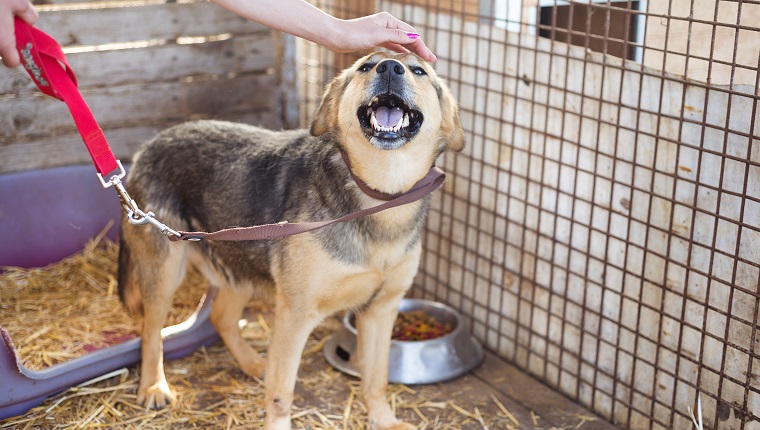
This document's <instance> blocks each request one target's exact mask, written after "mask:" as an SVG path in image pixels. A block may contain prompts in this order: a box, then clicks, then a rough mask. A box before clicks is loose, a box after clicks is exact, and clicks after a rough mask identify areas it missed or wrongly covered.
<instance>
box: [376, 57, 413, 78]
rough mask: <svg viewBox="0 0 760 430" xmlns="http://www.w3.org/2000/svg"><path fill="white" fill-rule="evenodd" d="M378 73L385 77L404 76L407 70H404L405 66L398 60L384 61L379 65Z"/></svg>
mask: <svg viewBox="0 0 760 430" xmlns="http://www.w3.org/2000/svg"><path fill="white" fill-rule="evenodd" d="M375 70H377V73H379V74H381V75H384V74H390V73H393V74H396V75H403V74H404V73H406V69H404V65H403V64H401V63H400V62H399V61H396V60H385V61H382V62H381V63H380V64H378V65H377V69H375Z"/></svg>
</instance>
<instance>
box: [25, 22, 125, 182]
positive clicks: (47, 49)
mask: <svg viewBox="0 0 760 430" xmlns="http://www.w3.org/2000/svg"><path fill="white" fill-rule="evenodd" d="M15 20H16V22H15V24H16V49H18V52H19V54H21V61H22V62H23V64H24V67H25V68H26V71H27V72H28V73H29V76H31V77H32V80H33V81H34V83H35V84H37V86H38V87H39V88H40V90H41V91H42V92H43V93H45V94H47V95H49V96H52V97H55V98H57V99H59V100H63V101H64V102H65V103H66V105H67V106H68V108H69V110H70V111H71V116H72V117H74V122H75V123H76V125H77V129H79V133H80V134H81V135H82V140H84V144H85V145H86V146H87V150H88V151H89V152H90V157H92V162H93V163H94V164H95V169H97V171H98V173H99V174H100V175H101V176H105V175H106V174H108V173H111V172H113V171H114V170H116V169H119V165H118V162H117V161H116V157H114V155H113V152H111V147H110V146H108V141H107V140H106V137H105V135H104V134H103V130H101V129H100V127H99V126H98V122H97V121H95V117H94V116H93V115H92V111H90V108H89V107H88V106H87V103H85V101H84V99H83V98H82V95H81V94H80V93H79V90H78V89H77V77H76V75H74V71H73V70H71V67H70V66H69V63H68V61H66V56H65V55H63V51H62V50H61V46H60V45H59V44H58V42H56V41H55V39H53V38H52V37H50V36H49V35H48V34H46V33H44V32H43V31H41V30H38V29H36V28H34V27H32V26H31V25H29V24H27V23H25V22H24V21H22V20H21V19H19V18H18V17H16V18H15ZM64 67H65V68H64Z"/></svg>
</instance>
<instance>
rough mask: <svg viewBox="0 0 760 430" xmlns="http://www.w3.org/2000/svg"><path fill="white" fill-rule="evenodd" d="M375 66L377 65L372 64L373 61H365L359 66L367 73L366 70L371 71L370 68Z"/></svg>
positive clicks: (361, 70) (360, 69)
mask: <svg viewBox="0 0 760 430" xmlns="http://www.w3.org/2000/svg"><path fill="white" fill-rule="evenodd" d="M373 67H375V65H374V64H372V63H364V64H362V65H361V66H359V71H360V72H365V73H366V72H369V71H370V70H372V68H373Z"/></svg>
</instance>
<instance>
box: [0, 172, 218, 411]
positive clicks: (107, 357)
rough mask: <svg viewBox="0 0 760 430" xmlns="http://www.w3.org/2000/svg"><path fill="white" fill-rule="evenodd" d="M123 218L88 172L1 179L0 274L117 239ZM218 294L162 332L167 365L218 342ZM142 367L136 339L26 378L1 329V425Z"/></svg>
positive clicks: (30, 373) (209, 295)
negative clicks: (88, 384) (100, 239)
mask: <svg viewBox="0 0 760 430" xmlns="http://www.w3.org/2000/svg"><path fill="white" fill-rule="evenodd" d="M120 211H121V206H120V204H119V199H118V198H117V196H116V193H115V192H114V191H113V190H110V189H108V190H104V189H103V187H102V186H101V185H100V182H99V181H98V179H97V177H96V176H95V169H94V168H93V167H92V166H89V165H87V166H71V167H60V168H54V169H47V170H37V171H31V172H22V173H11V174H5V175H0V266H21V267H39V266H45V265H47V264H50V263H53V262H56V261H58V260H60V259H62V258H64V257H66V256H69V255H71V254H72V253H74V252H77V251H79V250H80V249H82V248H83V247H84V245H85V244H86V243H87V242H88V241H89V240H90V239H91V238H93V237H95V236H97V235H98V234H99V233H100V232H101V231H102V230H103V229H104V228H105V227H106V226H107V225H108V222H109V221H111V220H113V223H114V225H113V227H112V228H111V229H110V230H109V232H108V236H109V237H111V238H112V239H116V238H117V237H118V220H119V217H120ZM145 228H150V227H149V226H146V227H145ZM215 292H216V291H215V289H213V288H209V292H208V293H207V294H206V296H204V299H203V300H202V301H201V303H200V305H199V307H198V309H197V310H196V312H195V313H194V314H193V315H191V316H190V317H189V318H188V319H187V320H186V321H185V322H183V323H180V324H177V325H174V326H171V327H167V328H165V329H164V330H163V331H162V333H163V334H164V335H165V336H166V337H165V339H164V356H165V357H166V358H169V359H172V358H179V357H182V356H185V355H187V354H190V353H192V352H193V351H195V350H196V349H197V348H199V347H200V346H202V345H211V344H213V343H215V342H217V341H218V339H219V337H218V335H217V333H216V331H215V330H214V327H213V326H212V325H211V323H210V322H209V320H208V315H209V313H210V311H211V303H212V302H213V298H214V295H215ZM139 360H140V338H134V339H131V340H128V341H126V342H123V343H120V344H117V345H113V346H110V347H108V348H104V349H100V350H97V351H94V352H91V353H89V354H87V355H84V356H81V357H78V358H76V359H73V360H69V361H67V362H64V363H60V364H57V365H54V366H50V367H48V368H46V369H44V370H39V371H37V370H30V369H27V368H25V367H24V366H23V365H22V364H21V361H20V360H19V358H18V355H17V354H16V349H15V347H14V346H13V342H12V341H11V338H10V336H9V335H8V332H7V331H6V330H5V329H3V328H2V327H0V419H4V418H8V417H12V416H16V415H21V414H23V413H25V412H26V411H28V410H29V409H31V408H33V407H35V406H37V405H39V404H40V403H42V401H43V400H44V399H45V398H46V397H48V396H52V395H54V394H57V393H59V392H61V391H64V390H66V389H67V388H69V387H72V386H74V385H77V384H80V383H82V382H85V381H88V380H90V379H92V378H94V377H97V376H100V375H103V374H106V373H108V372H111V371H113V370H116V369H120V368H122V367H125V366H132V365H134V364H135V363H137V362H138V361H139Z"/></svg>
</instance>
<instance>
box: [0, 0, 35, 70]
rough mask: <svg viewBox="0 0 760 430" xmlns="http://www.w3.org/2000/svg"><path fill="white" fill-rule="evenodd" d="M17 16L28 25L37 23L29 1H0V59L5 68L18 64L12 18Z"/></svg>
mask: <svg viewBox="0 0 760 430" xmlns="http://www.w3.org/2000/svg"><path fill="white" fill-rule="evenodd" d="M14 16H18V17H19V18H21V19H23V20H24V21H26V22H28V23H29V24H34V23H35V22H37V18H38V15H37V11H36V10H34V7H33V6H32V4H31V3H30V2H29V0H0V57H2V58H3V64H4V65H5V66H6V67H16V66H18V65H19V64H20V60H19V56H18V51H16V34H15V33H14V28H15V26H14V23H13V17H14Z"/></svg>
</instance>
